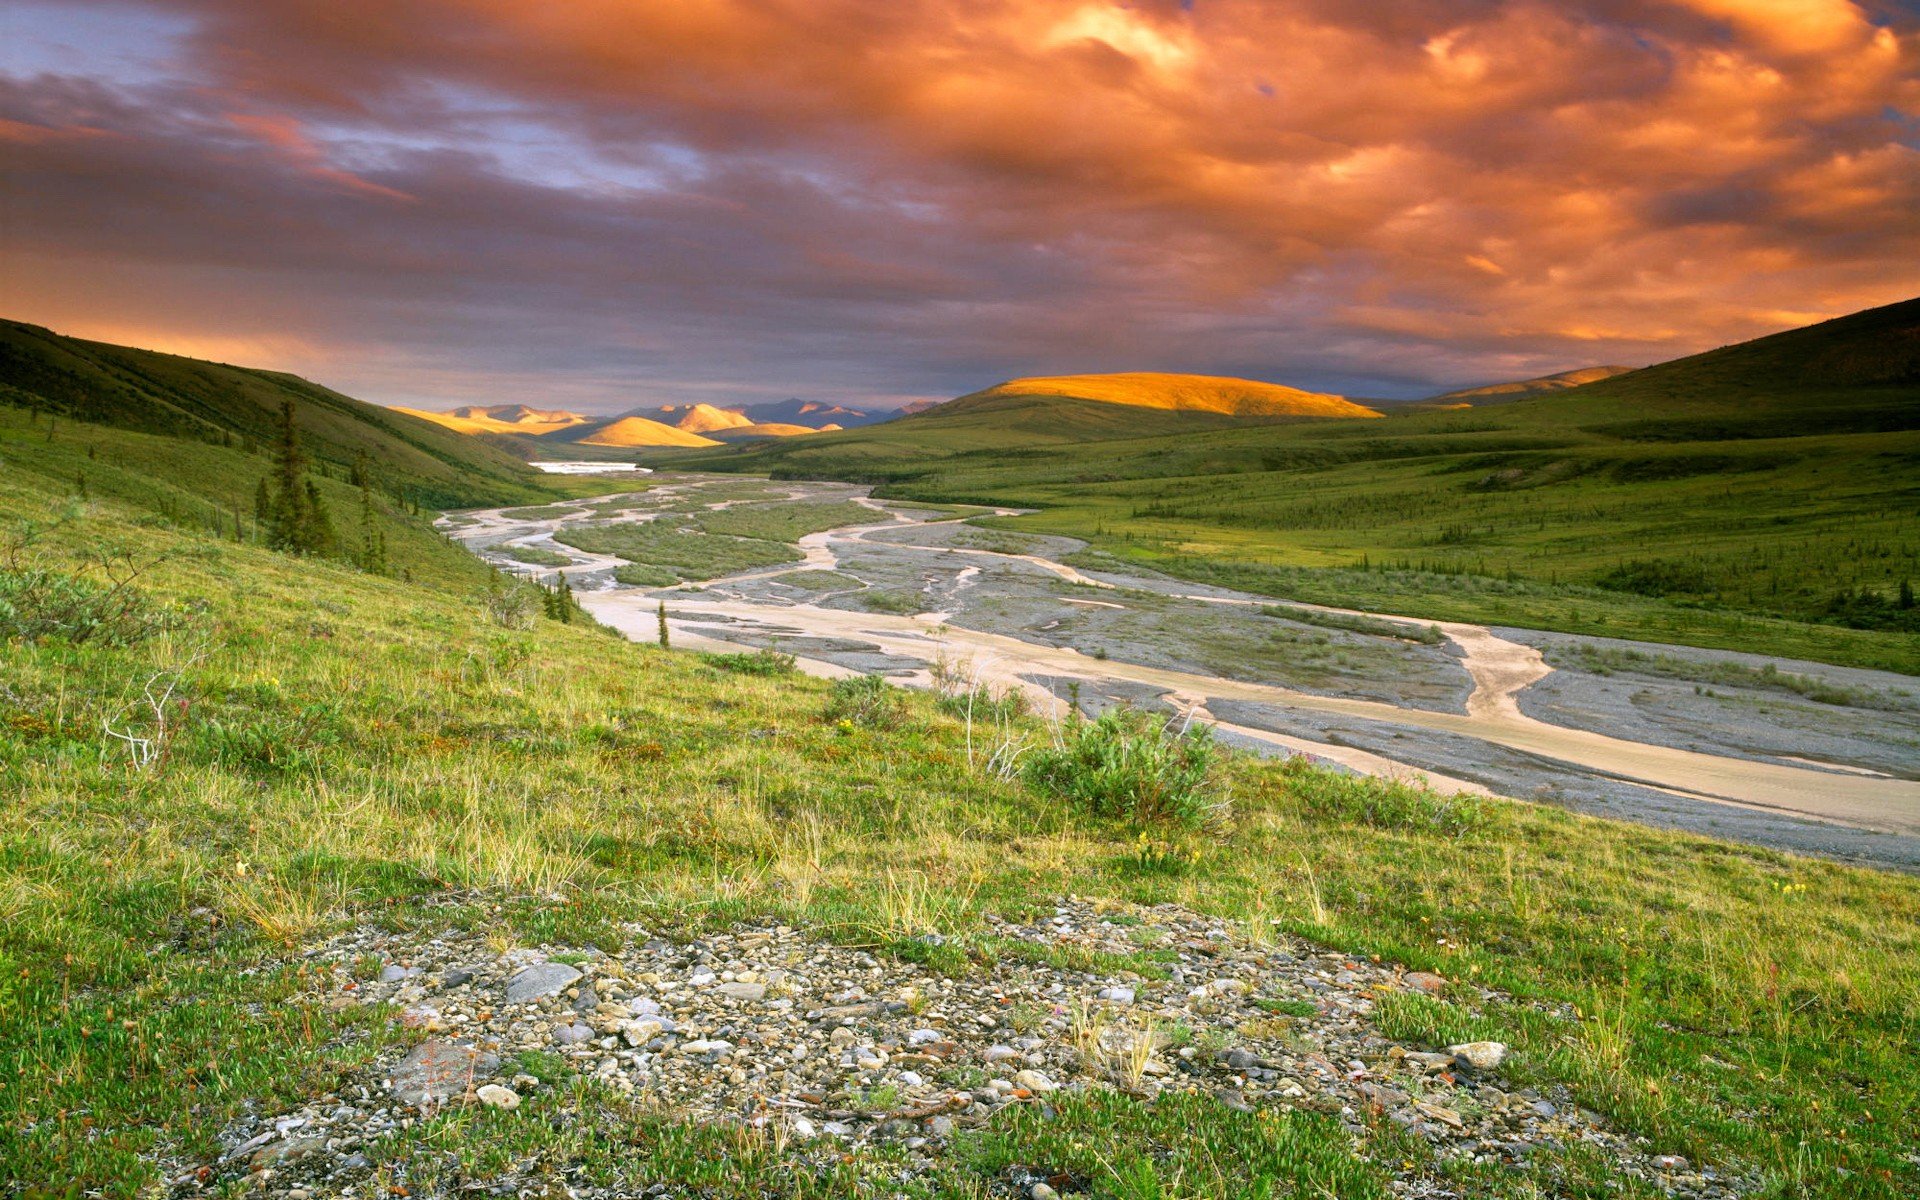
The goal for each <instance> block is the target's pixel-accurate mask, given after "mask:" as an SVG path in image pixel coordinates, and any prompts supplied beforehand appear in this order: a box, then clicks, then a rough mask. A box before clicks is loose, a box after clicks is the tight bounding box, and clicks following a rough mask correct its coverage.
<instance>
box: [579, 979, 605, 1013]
mask: <svg viewBox="0 0 1920 1200" xmlns="http://www.w3.org/2000/svg"><path fill="white" fill-rule="evenodd" d="M598 1007H600V993H598V992H596V991H594V990H593V985H592V984H590V983H589V984H588V985H587V986H585V987H583V988H581V989H580V994H579V995H578V996H575V997H574V999H573V1011H575V1012H577V1013H590V1012H592V1011H593V1010H594V1009H596V1008H598Z"/></svg>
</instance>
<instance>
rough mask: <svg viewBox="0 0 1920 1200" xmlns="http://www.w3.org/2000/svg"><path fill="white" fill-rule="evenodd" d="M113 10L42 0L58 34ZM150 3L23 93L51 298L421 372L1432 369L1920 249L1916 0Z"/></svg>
mask: <svg viewBox="0 0 1920 1200" xmlns="http://www.w3.org/2000/svg"><path fill="white" fill-rule="evenodd" d="M123 9H124V5H123V6H121V7H120V8H116V9H113V10H112V11H122V10H123ZM100 11H101V6H98V5H93V4H87V3H83V2H81V0H74V2H73V3H70V4H65V5H62V4H47V3H39V4H36V5H34V6H32V7H31V8H30V9H29V10H28V12H29V16H28V17H27V18H25V19H24V22H25V24H26V25H27V26H28V28H27V29H26V32H27V33H28V34H29V35H30V36H29V37H28V38H27V42H28V44H32V43H33V40H34V39H33V36H31V35H33V34H34V32H35V29H36V28H37V29H38V30H39V36H40V41H41V42H44V43H48V44H51V43H52V42H54V41H58V40H60V39H58V38H57V37H56V36H55V33H56V32H57V30H56V29H55V27H56V26H57V25H58V24H59V22H60V21H61V20H62V18H63V16H71V17H73V18H74V19H76V20H77V19H81V17H82V16H84V18H85V20H86V21H87V22H88V27H89V28H90V29H92V28H98V27H99V26H100V19H99V17H98V15H97V14H98V13H99V12H100ZM138 11H139V12H140V13H141V14H142V19H141V20H140V21H139V22H137V23H136V24H137V26H138V27H139V28H140V29H142V30H151V29H156V28H157V29H164V30H168V31H171V32H170V33H169V36H170V37H171V38H172V39H174V40H173V41H171V42H169V43H168V44H167V47H166V49H165V51H164V52H155V51H154V50H153V49H152V47H151V46H150V45H147V44H145V43H143V45H142V47H141V52H140V54H139V55H138V56H137V58H138V61H139V62H140V63H141V64H142V65H141V68H140V70H138V71H129V70H128V69H126V68H125V67H124V64H125V63H126V62H128V61H131V60H132V59H133V58H135V57H136V56H135V55H134V54H133V53H132V51H131V50H129V49H128V48H126V47H113V46H107V47H103V48H102V50H101V53H100V55H99V59H98V62H97V63H96V64H93V65H91V66H90V65H89V64H88V63H86V62H76V61H75V59H74V57H73V52H72V50H71V48H70V47H68V48H67V49H65V50H63V52H62V53H61V54H60V55H58V56H54V55H51V54H50V55H47V56H45V60H44V62H40V63H38V64H37V65H36V64H33V63H31V62H30V63H29V66H30V67H36V69H28V70H15V71H13V73H12V74H11V75H10V76H9V77H8V78H7V79H6V81H5V83H4V86H0V122H4V123H0V153H4V154H5V156H6V159H7V170H6V171H5V173H4V176H5V178H4V181H3V182H0V187H4V189H5V191H4V204H5V206H6V207H5V210H4V211H5V213H6V219H7V222H8V225H9V237H8V243H9V246H8V250H7V252H6V258H5V260H4V267H5V270H6V272H7V276H6V277H7V281H8V284H7V286H8V290H9V294H10V295H12V296H14V297H17V298H18V303H20V304H22V305H23V306H24V307H23V309H22V311H21V312H20V313H19V315H22V316H26V317H29V318H32V319H39V320H45V321H50V322H53V323H56V324H60V325H63V326H66V327H71V328H75V329H77V330H80V331H87V330H97V329H102V328H108V327H111V328H113V329H116V330H148V331H150V332H151V336H150V339H149V340H152V341H156V342H160V343H165V342H167V340H168V339H175V340H180V339H188V338H196V337H197V338H200V339H202V340H205V339H207V338H211V337H219V338H242V339H251V340H252V341H253V342H256V343H259V344H262V345H270V344H276V343H275V339H279V340H280V342H281V343H284V344H295V343H297V344H298V345H300V346H303V347H309V348H311V350H310V351H309V352H306V353H305V354H304V357H303V359H302V362H301V367H302V369H306V370H311V371H313V372H314V373H316V374H319V375H321V376H322V377H323V378H325V379H326V380H327V381H328V382H331V383H334V384H336V385H338V386H342V387H346V388H348V389H349V390H352V389H353V388H354V387H356V386H357V387H360V388H362V389H363V390H365V391H367V392H369V393H370V394H374V395H376V396H377V397H378V398H382V399H389V400H393V401H396V402H398V401H405V402H413V403H438V402H450V401H455V400H473V399H483V398H489V397H490V396H495V395H497V394H498V393H499V391H501V390H504V389H512V390H513V391H514V394H515V395H516V396H527V397H528V398H533V397H532V396H531V395H529V393H532V392H536V391H539V390H541V389H543V388H544V389H551V390H557V391H559V392H562V393H564V394H565V395H567V396H568V397H569V399H570V400H571V401H572V402H574V403H579V404H582V405H588V406H593V407H599V408H605V409H611V408H615V407H621V406H625V405H627V404H629V403H632V402H634V400H635V398H636V397H637V398H641V399H648V400H654V399H658V400H661V401H667V400H671V399H673V398H675V397H676V396H683V395H696V394H697V395H699V396H701V397H702V398H718V399H729V398H738V399H754V398H762V397H767V396H780V395H787V394H796V393H797V394H805V395H816V396H825V397H830V398H836V399H837V398H852V399H858V398H862V397H887V396H903V395H948V394H953V393H956V392H959V391H964V390H968V389H970V388H973V387H976V386H980V385H982V384H985V383H989V382H992V381H994V380H995V379H998V378H1001V377H1004V376H1008V375H1013V374H1022V373H1036V372H1049V371H1065V370H1099V369H1110V370H1121V369H1137V368H1159V369H1175V370H1179V369H1185V370H1204V371H1216V372H1222V373H1233V374H1247V375H1255V376H1259V377H1264V378H1271V379H1277V380H1282V381H1285V382H1291V383H1296V384H1299V385H1302V386H1312V387H1320V388H1330V389H1333V390H1343V391H1348V392H1350V393H1354V394H1392V393H1399V394H1416V393H1419V392H1421V391H1425V390H1434V389H1437V388H1438V387H1439V386H1441V385H1446V384H1453V383H1458V382H1465V381H1474V380H1482V379H1487V378H1493V377H1497V376H1500V375H1505V374H1514V373H1528V372H1532V371H1535V370H1546V369H1559V368H1563V367H1568V366H1576V365H1584V364H1586V363H1589V362H1595V361H1630V362H1631V361H1651V360H1654V359H1659V358H1664V357H1670V356H1673V355H1676V354H1680V353H1684V352H1688V351H1691V350H1695V349H1700V348H1704V347H1706V346H1710V345H1716V344H1720V343H1723V342H1727V341H1731V340H1735V339H1738V338H1741V337H1746V336H1752V335H1754V334H1758V333H1761V332H1765V331H1767V330H1768V329H1770V328H1774V327H1777V326H1778V325H1779V324H1780V323H1781V322H1780V318H1781V316H1782V314H1809V315H1827V314H1835V313H1839V312H1843V311H1848V310H1851V309H1854V308H1859V307H1864V306H1867V305H1870V304H1874V303H1884V302H1887V301H1891V300H1894V299H1900V298H1904V297H1905V296H1907V295H1910V294H1912V293H1913V292H1915V291H1916V290H1920V288H1916V286H1915V284H1916V282H1917V280H1916V275H1915V272H1914V271H1913V270H1912V268H1911V266H1910V265H1909V264H1911V263H1913V262H1916V261H1920V150H1916V148H1915V144H1914V143H1915V139H1914V137H1913V128H1914V123H1915V121H1916V119H1920V20H1916V19H1915V17H1914V16H1913V15H1912V13H1911V12H1910V11H1904V10H1903V9H1902V8H1901V7H1899V6H1896V5H1891V4H1889V5H1888V6H1887V7H1885V8H1881V9H1871V8H1867V7H1862V6H1858V5H1854V4H1849V3H1845V2H1844V0H1676V2H1672V3H1656V2H1654V0H1584V2H1581V0H1570V2H1562V3H1545V2H1542V0H1513V2H1498V0H1478V2H1474V3H1466V4H1462V3H1457V2H1442V0H1382V2H1380V3H1376V4H1369V5H1365V6H1354V5H1351V4H1346V3H1335V2H1334V0H1202V2H1200V3H1196V4H1192V5H1183V4H1179V3H1174V2H1172V0H1168V2H1165V3H1160V2H1154V0H1141V2H1136V3H1131V4H1118V3H1104V2H1096V0H1033V2H1027V3H1013V2H1011V0H975V2H973V3H968V4H953V3H950V2H946V0H685V2H684V3H678V4H670V5H652V4H644V5H643V4H632V3H628V2H625V0H571V2H570V3H568V4H564V5H553V4H543V3H537V2H534V0H427V2H422V3H416V4H409V5H404V6H393V5H388V4H374V3H372V2H371V0H327V2H322V0H279V2H276V3H260V2H258V0H172V2H167V3H161V2H159V0H154V2H152V3H147V4H144V5H141V6H140V8H139V10H138ZM151 40H152V39H151V38H148V39H147V41H148V42H150V41H151ZM67 41H68V42H70V41H71V39H68V40H67ZM62 44H63V45H66V43H65V42H63V43H62ZM156 64H161V65H163V66H164V68H165V69H164V70H162V69H161V66H157V65H156ZM128 280H138V281H140V283H141V285H142V286H140V287H138V288H129V287H127V286H125V284H126V282H127V281H128ZM288 339H291V341H288ZM183 344H184V343H183ZM502 398H504V397H502Z"/></svg>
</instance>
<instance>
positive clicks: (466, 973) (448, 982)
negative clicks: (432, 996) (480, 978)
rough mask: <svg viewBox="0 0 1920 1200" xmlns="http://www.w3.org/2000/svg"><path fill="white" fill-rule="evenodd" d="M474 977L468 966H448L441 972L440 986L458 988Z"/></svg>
mask: <svg viewBox="0 0 1920 1200" xmlns="http://www.w3.org/2000/svg"><path fill="white" fill-rule="evenodd" d="M472 979H473V972H472V971H471V970H469V969H468V968H466V967H448V968H447V969H446V970H444V971H442V972H440V986H441V987H443V988H457V987H459V986H460V985H461V984H463V983H468V982H471V981H472Z"/></svg>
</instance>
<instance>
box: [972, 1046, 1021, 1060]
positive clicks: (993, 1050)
mask: <svg viewBox="0 0 1920 1200" xmlns="http://www.w3.org/2000/svg"><path fill="white" fill-rule="evenodd" d="M1024 1057H1026V1056H1025V1055H1023V1054H1021V1053H1020V1052H1019V1051H1018V1050H1015V1049H1014V1048H1013V1047H1012V1046H988V1047H987V1051H986V1053H985V1054H982V1055H981V1056H980V1061H982V1062H990V1063H997V1062H1009V1061H1011V1060H1013V1059H1016V1058H1024Z"/></svg>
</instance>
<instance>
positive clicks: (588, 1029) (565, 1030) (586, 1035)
mask: <svg viewBox="0 0 1920 1200" xmlns="http://www.w3.org/2000/svg"><path fill="white" fill-rule="evenodd" d="M553 1040H554V1041H556V1042H558V1043H559V1044H560V1045H562V1046H578V1045H579V1044H580V1043H581V1042H590V1041H592V1040H593V1027H592V1026H590V1025H562V1026H560V1027H559V1028H558V1029H556V1030H554V1031H553Z"/></svg>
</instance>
